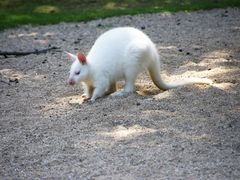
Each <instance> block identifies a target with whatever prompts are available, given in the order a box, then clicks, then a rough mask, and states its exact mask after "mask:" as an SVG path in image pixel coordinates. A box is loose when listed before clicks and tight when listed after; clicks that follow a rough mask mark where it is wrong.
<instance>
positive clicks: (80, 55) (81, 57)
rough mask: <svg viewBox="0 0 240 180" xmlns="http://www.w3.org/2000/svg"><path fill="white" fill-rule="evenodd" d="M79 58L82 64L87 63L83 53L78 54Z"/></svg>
mask: <svg viewBox="0 0 240 180" xmlns="http://www.w3.org/2000/svg"><path fill="white" fill-rule="evenodd" d="M77 57H78V60H79V61H80V63H82V64H85V63H86V62H87V58H86V56H85V55H84V54H83V53H77Z"/></svg>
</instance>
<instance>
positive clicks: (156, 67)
mask: <svg viewBox="0 0 240 180" xmlns="http://www.w3.org/2000/svg"><path fill="white" fill-rule="evenodd" d="M148 71H149V74H150V76H151V79H152V81H153V83H154V84H155V85H156V86H157V87H158V88H159V89H162V90H168V89H172V88H176V87H179V86H184V85H190V84H212V80H210V79H207V78H187V79H179V80H177V81H174V82H171V83H170V82H166V81H164V80H163V79H162V77H161V75H160V64H159V62H156V61H155V62H152V63H151V64H150V65H149V67H148Z"/></svg>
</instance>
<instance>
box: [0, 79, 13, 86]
mask: <svg viewBox="0 0 240 180" xmlns="http://www.w3.org/2000/svg"><path fill="white" fill-rule="evenodd" d="M0 82H2V83H5V84H7V85H9V86H10V85H11V84H10V83H8V82H6V81H4V80H1V79H0Z"/></svg>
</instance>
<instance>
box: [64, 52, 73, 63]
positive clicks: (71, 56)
mask: <svg viewBox="0 0 240 180" xmlns="http://www.w3.org/2000/svg"><path fill="white" fill-rule="evenodd" d="M64 52H65V53H66V54H67V55H68V57H69V58H70V59H72V60H73V61H75V60H76V55H74V54H71V53H69V52H67V51H64Z"/></svg>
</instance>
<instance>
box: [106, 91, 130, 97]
mask: <svg viewBox="0 0 240 180" xmlns="http://www.w3.org/2000/svg"><path fill="white" fill-rule="evenodd" d="M129 94H131V92H125V91H116V92H114V93H112V94H110V96H112V97H126V96H128V95H129Z"/></svg>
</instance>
